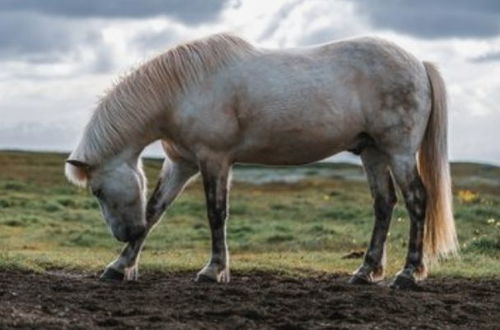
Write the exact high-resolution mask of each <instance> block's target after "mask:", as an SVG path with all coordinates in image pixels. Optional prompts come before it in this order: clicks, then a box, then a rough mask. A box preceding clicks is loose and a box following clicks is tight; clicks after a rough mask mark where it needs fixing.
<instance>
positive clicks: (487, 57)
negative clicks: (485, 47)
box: [469, 52, 500, 63]
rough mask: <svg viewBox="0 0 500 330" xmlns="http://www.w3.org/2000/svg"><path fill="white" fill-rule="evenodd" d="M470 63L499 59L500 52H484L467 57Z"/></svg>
mask: <svg viewBox="0 0 500 330" xmlns="http://www.w3.org/2000/svg"><path fill="white" fill-rule="evenodd" d="M469 61H470V62H472V63H484V62H495V61H500V52H491V53H486V54H483V55H481V56H477V57H473V58H471V59H469Z"/></svg>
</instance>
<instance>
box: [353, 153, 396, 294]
mask: <svg viewBox="0 0 500 330" xmlns="http://www.w3.org/2000/svg"><path fill="white" fill-rule="evenodd" d="M361 160H362V162H363V166H364V168H365V172H366V175H367V177H368V183H369V185H370V191H371V195H372V197H373V200H374V204H373V208H374V213H375V225H374V227H373V233H372V238H371V241H370V245H369V247H368V250H367V251H366V253H365V257H364V260H363V264H362V265H361V266H360V267H359V268H358V270H356V272H355V273H354V275H353V276H352V277H351V279H350V280H349V282H350V283H353V284H368V283H373V282H377V281H380V280H382V279H383V277H384V262H385V251H384V250H385V240H386V237H387V232H388V230H389V225H390V222H391V216H392V210H393V208H394V205H395V203H396V194H395V192H394V184H393V182H392V177H391V174H390V172H389V166H388V165H389V164H388V159H387V157H386V155H385V154H383V153H382V152H381V151H379V150H378V149H376V148H373V147H370V148H366V149H364V150H363V151H362V152H361Z"/></svg>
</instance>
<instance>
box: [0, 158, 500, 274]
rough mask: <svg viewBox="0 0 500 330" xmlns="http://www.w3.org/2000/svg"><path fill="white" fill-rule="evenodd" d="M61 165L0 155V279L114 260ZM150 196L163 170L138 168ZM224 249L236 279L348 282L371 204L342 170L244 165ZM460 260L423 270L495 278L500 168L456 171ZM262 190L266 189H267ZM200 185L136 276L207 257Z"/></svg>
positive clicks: (179, 206) (499, 249)
mask: <svg viewBox="0 0 500 330" xmlns="http://www.w3.org/2000/svg"><path fill="white" fill-rule="evenodd" d="M64 159H65V155H60V154H46V153H22V152H6V151H5V152H0V268H3V269H6V268H9V269H19V268H20V269H29V270H35V271H44V270H47V269H54V268H63V269H68V270H78V271H82V270H85V271H99V270H101V269H102V268H103V267H104V266H105V265H106V264H107V263H108V262H110V261H111V260H112V259H113V258H114V257H116V255H117V253H118V252H119V251H120V249H121V244H120V243H118V242H116V241H115V240H114V239H113V238H112V237H111V235H110V234H109V233H108V230H107V228H106V227H105V225H104V222H103V220H102V218H101V215H100V213H99V211H98V206H97V203H96V201H95V200H94V199H93V198H92V196H90V194H89V193H88V192H87V191H86V190H83V189H79V188H76V187H74V186H71V185H70V184H69V183H67V182H66V180H65V178H64V176H63V165H64ZM145 166H146V172H147V175H148V177H149V179H150V180H149V181H150V185H151V186H152V185H154V183H155V182H154V181H155V180H154V179H155V178H156V176H157V172H158V170H159V168H160V166H161V162H160V161H158V160H147V161H146V162H145ZM298 172H300V173H301V175H302V180H300V181H294V180H292V182H289V183H277V182H270V181H269V180H268V179H267V177H269V175H271V176H272V175H273V173H279V174H280V175H283V177H286V176H287V175H290V174H294V173H298ZM256 173H257V174H258V175H259V178H261V177H264V176H260V175H261V174H262V173H264V174H266V175H267V177H266V179H265V180H264V181H262V182H264V183H262V184H251V183H242V182H236V183H234V184H233V189H232V194H231V198H230V199H231V211H230V219H229V223H228V240H229V246H230V251H231V254H232V269H236V270H241V271H245V270H251V269H260V270H272V271H276V272H284V273H293V274H309V273H311V272H345V273H347V272H351V271H352V270H354V269H355V268H356V267H357V266H358V265H359V263H360V261H361V260H360V259H343V258H342V256H344V255H346V254H348V253H350V252H352V251H359V250H364V249H365V247H366V245H367V243H368V240H369V238H370V234H371V229H372V225H373V220H372V211H371V204H372V202H371V199H370V197H369V193H368V187H367V185H366V183H365V182H364V181H363V180H362V179H361V178H362V176H361V170H360V169H359V168H358V167H356V166H353V165H347V164H317V165H312V166H309V167H307V168H305V169H304V168H302V169H300V170H296V169H294V168H275V169H263V168H260V167H252V166H246V167H241V168H238V169H237V170H236V171H235V177H236V178H238V177H244V178H246V179H247V180H249V178H250V181H252V180H251V178H252V175H254V176H255V175H256ZM453 173H454V182H455V186H454V188H455V189H454V195H455V196H456V200H455V215H456V222H457V228H458V232H459V240H460V246H461V247H462V251H461V255H460V257H459V258H456V259H453V260H450V261H447V262H445V263H442V264H440V265H438V266H434V267H433V268H432V269H431V273H432V274H435V275H442V276H474V277H475V276H499V274H500V184H499V183H498V177H499V176H500V169H499V168H496V167H491V166H484V165H478V164H456V165H454V166H453ZM266 182H267V183H266ZM205 213H206V212H205V202H204V199H203V193H202V189H201V184H200V182H199V180H198V181H195V182H194V183H193V184H191V186H189V187H188V188H187V189H186V191H185V192H184V193H183V195H181V196H180V197H179V199H178V200H177V201H176V202H175V203H174V205H172V206H171V208H170V209H169V210H168V211H167V213H166V215H165V216H164V219H163V221H162V222H161V224H160V225H159V226H157V228H156V229H155V231H154V232H153V233H152V234H151V236H150V237H149V239H148V241H147V244H146V248H145V251H144V253H143V254H142V260H141V269H142V270H143V271H152V270H158V271H176V270H193V271H194V270H197V269H199V268H201V266H202V265H203V264H204V263H205V261H206V259H207V258H208V254H209V229H208V224H207V221H206V217H205ZM407 237H408V218H407V215H406V211H405V209H404V207H403V204H402V203H401V202H400V203H399V204H398V205H397V207H396V210H395V214H394V217H393V223H392V226H391V231H390V236H389V239H388V267H387V272H388V273H389V274H392V273H395V272H396V271H397V270H398V269H399V268H400V267H401V265H402V263H403V261H404V255H405V252H406V248H407Z"/></svg>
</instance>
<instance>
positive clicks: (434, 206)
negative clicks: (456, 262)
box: [418, 62, 458, 261]
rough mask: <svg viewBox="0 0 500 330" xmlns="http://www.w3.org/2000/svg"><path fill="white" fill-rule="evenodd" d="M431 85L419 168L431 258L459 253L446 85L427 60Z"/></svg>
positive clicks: (425, 246) (427, 245)
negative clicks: (451, 175)
mask: <svg viewBox="0 0 500 330" xmlns="http://www.w3.org/2000/svg"><path fill="white" fill-rule="evenodd" d="M424 67H425V70H426V71H427V76H428V78H429V83H430V85H431V98H432V108H431V113H430V117H429V121H428V122H427V129H426V131H425V135H424V138H423V141H422V145H421V146H420V150H419V152H418V170H419V173H420V176H421V178H422V181H423V183H424V186H425V188H426V191H427V210H426V221H425V234H424V249H425V250H424V252H425V256H426V258H427V259H428V260H430V261H433V260H437V259H438V258H439V257H446V256H448V255H450V254H455V253H457V250H458V241H457V234H456V231H455V221H454V219H453V209H452V208H453V206H452V202H453V201H452V198H453V196H452V192H451V177H450V165H449V163H448V141H447V140H448V139H447V134H448V132H447V131H448V128H447V125H448V123H447V115H448V114H447V108H446V88H445V84H444V81H443V78H442V77H441V75H440V74H439V71H438V69H437V68H436V67H435V66H434V65H433V64H432V63H428V62H424Z"/></svg>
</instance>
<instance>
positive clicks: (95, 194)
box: [92, 189, 102, 198]
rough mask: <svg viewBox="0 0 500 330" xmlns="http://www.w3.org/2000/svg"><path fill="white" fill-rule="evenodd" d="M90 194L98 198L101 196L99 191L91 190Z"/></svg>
mask: <svg viewBox="0 0 500 330" xmlns="http://www.w3.org/2000/svg"><path fill="white" fill-rule="evenodd" d="M92 194H94V196H95V197H97V198H100V197H101V195H102V190H101V189H96V190H93V191H92Z"/></svg>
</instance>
